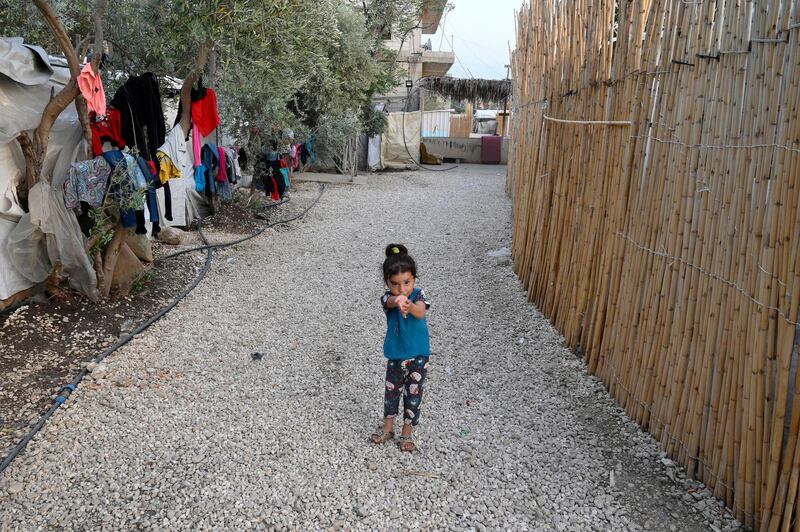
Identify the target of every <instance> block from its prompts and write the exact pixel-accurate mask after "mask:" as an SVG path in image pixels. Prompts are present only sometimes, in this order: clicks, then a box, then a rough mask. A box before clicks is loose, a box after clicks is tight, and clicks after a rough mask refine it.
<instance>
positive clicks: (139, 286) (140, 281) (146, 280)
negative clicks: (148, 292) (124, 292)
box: [131, 270, 156, 294]
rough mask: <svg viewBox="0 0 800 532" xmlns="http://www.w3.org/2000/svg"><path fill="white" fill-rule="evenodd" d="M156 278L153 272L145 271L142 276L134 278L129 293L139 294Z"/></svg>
mask: <svg viewBox="0 0 800 532" xmlns="http://www.w3.org/2000/svg"><path fill="white" fill-rule="evenodd" d="M155 278H156V274H155V272H153V270H147V271H145V272H144V273H143V274H142V275H140V276H139V277H137V278H136V280H135V281H134V282H133V285H132V286H131V293H132V294H140V293H141V292H142V291H144V289H145V288H146V287H147V285H148V284H150V283H151V282H152V281H153V279H155Z"/></svg>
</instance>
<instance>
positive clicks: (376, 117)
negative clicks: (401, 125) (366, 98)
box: [361, 105, 389, 137]
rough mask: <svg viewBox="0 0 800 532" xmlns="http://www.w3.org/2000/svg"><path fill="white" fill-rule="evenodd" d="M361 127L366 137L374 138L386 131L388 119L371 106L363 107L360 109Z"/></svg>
mask: <svg viewBox="0 0 800 532" xmlns="http://www.w3.org/2000/svg"><path fill="white" fill-rule="evenodd" d="M361 125H362V131H363V132H364V133H365V134H366V135H367V136H368V137H374V136H375V135H380V134H381V133H383V132H384V131H385V130H386V126H388V125H389V119H388V118H387V117H386V113H384V112H383V111H378V110H376V109H375V108H374V107H373V106H371V105H365V106H364V107H362V108H361Z"/></svg>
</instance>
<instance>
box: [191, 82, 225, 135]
mask: <svg viewBox="0 0 800 532" xmlns="http://www.w3.org/2000/svg"><path fill="white" fill-rule="evenodd" d="M192 122H193V123H195V124H196V125H197V127H198V128H199V129H200V133H201V134H202V135H203V136H204V137H207V136H208V135H209V134H211V132H212V131H214V130H215V129H217V126H219V112H218V110H217V93H216V92H214V89H206V95H205V96H204V97H203V98H201V99H199V100H197V101H196V102H192Z"/></svg>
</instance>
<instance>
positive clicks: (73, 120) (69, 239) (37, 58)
mask: <svg viewBox="0 0 800 532" xmlns="http://www.w3.org/2000/svg"><path fill="white" fill-rule="evenodd" d="M26 55H27V61H26V60H25V56H26ZM46 57H47V55H46V54H44V52H43V51H42V50H41V49H36V48H31V47H29V46H26V45H23V44H22V43H21V40H20V39H7V38H3V39H0V299H6V298H8V297H10V296H11V295H13V294H15V293H17V292H19V291H21V290H24V289H26V288H29V287H31V286H33V285H34V284H35V282H33V281H32V280H31V277H33V278H38V277H40V274H39V275H37V272H35V271H24V272H21V271H19V270H18V269H17V268H16V267H15V266H14V264H13V263H12V261H11V260H10V253H9V249H8V241H9V235H10V234H12V233H14V231H22V229H24V228H25V226H23V227H22V228H19V229H17V225H18V222H19V220H20V218H21V217H22V215H23V214H24V213H23V211H22V210H21V209H20V207H19V204H18V201H17V198H16V192H15V190H16V184H17V182H18V180H19V179H20V177H21V176H22V175H23V172H24V168H25V159H24V157H23V155H22V150H21V149H20V147H19V143H18V142H17V141H16V137H17V136H18V135H19V134H20V133H21V132H22V131H28V132H32V130H33V129H34V128H36V126H37V125H38V124H39V120H40V118H41V116H42V111H43V110H44V108H45V106H46V105H47V102H48V101H49V100H50V94H51V91H52V90H55V91H59V90H60V89H61V88H62V87H63V85H64V84H65V83H66V82H67V81H68V80H69V71H68V69H67V68H66V67H64V66H58V65H57V64H55V62H54V61H52V60H48V61H49V64H48V63H47V62H46V61H45V58H46ZM48 72H52V75H48ZM45 76H46V77H45ZM39 79H45V81H44V82H40V83H39V84H36V85H30V84H29V83H32V82H35V81H36V80H39ZM15 80H22V82H24V83H28V84H23V83H21V82H20V81H15ZM82 139H83V133H82V129H81V125H80V122H79V121H78V114H77V112H76V110H75V106H74V105H70V106H69V107H67V109H66V110H64V112H63V113H61V115H60V116H59V117H58V120H56V123H55V124H54V125H53V129H52V130H51V132H50V141H49V145H48V149H47V155H46V158H45V162H44V167H43V169H42V171H43V175H44V176H48V177H51V178H52V186H53V190H52V191H51V190H47V191H46V192H47V193H46V194H42V195H40V196H38V198H39V199H41V200H42V201H41V202H38V205H39V207H41V209H44V210H41V211H40V212H39V213H38V214H37V213H32V215H33V216H34V217H35V218H36V219H37V220H38V222H39V223H38V224H37V225H39V226H40V227H44V228H48V229H52V228H53V227H54V226H53V225H52V223H51V220H49V219H48V218H47V216H62V215H65V213H63V212H61V211H60V209H56V208H52V207H47V205H46V203H48V202H50V201H51V200H52V198H53V197H54V196H58V195H59V193H60V191H61V186H62V184H63V181H64V177H65V176H66V173H67V169H68V168H69V166H70V164H72V163H73V162H74V161H75V160H77V159H78V158H79V156H80V158H85V157H84V154H85V153H86V149H85V143H84V142H83V140H82ZM62 207H63V203H62ZM31 208H32V210H33V205H31ZM48 213H49V214H48ZM66 214H67V215H68V218H69V219H70V220H72V221H74V219H75V217H74V215H73V214H72V213H71V212H69V211H67V213H66ZM43 217H44V218H43ZM62 222H63V220H62ZM60 225H61V226H62V227H63V231H61V230H59V231H56V232H55V233H50V235H51V236H50V237H49V238H48V239H47V245H39V244H37V245H35V246H28V251H27V252H28V253H31V249H33V250H35V251H34V252H38V253H40V254H41V255H40V256H39V257H36V258H34V257H30V256H29V257H28V258H29V259H30V260H31V261H32V262H31V264H39V265H41V264H43V263H45V262H48V261H49V263H50V264H52V262H53V261H54V260H61V261H62V264H63V266H64V271H65V272H72V273H73V274H74V276H75V277H74V278H71V279H70V282H71V284H72V286H73V287H74V288H76V289H78V290H80V291H81V292H83V293H85V294H87V295H89V296H92V295H94V294H95V290H96V288H95V286H94V284H93V283H94V278H93V276H94V274H93V270H92V269H91V264H88V266H87V261H84V260H83V258H85V253H83V258H79V257H80V255H81V253H78V251H80V250H78V249H72V248H74V247H75V244H76V243H77V242H78V241H79V240H81V241H82V239H83V236H82V234H81V233H80V230H79V229H78V226H77V223H72V222H69V223H66V222H64V223H61V224H60ZM44 232H45V233H47V232H48V231H44ZM51 239H55V240H53V241H52V242H51ZM19 242H20V240H19V234H17V238H16V239H15V245H17V246H18V245H19ZM42 242H43V241H42ZM64 246H70V248H69V249H67V248H65V247H64ZM81 247H82V246H81ZM15 250H17V248H15ZM48 250H49V251H50V252H51V253H49V254H48ZM65 261H66V262H68V263H66V262H65ZM87 267H88V268H89V270H88V271H87ZM90 273H91V275H89V274H90ZM90 278H91V280H89V279H90Z"/></svg>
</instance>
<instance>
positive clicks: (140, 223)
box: [136, 157, 172, 236]
mask: <svg viewBox="0 0 800 532" xmlns="http://www.w3.org/2000/svg"><path fill="white" fill-rule="evenodd" d="M136 163H137V164H138V165H139V169H140V170H141V171H142V175H144V180H145V181H146V182H147V193H146V201H147V212H148V213H150V218H149V219H150V222H151V223H152V224H153V229H152V232H151V233H152V235H153V236H156V235H157V234H158V233H159V232H161V227H160V226H159V219H158V198H157V196H156V189H155V184H156V183H157V182H158V180H157V179H156V174H155V171H154V168H153V166H154V165H152V164H151V162H150V161H145V160H144V158H142V157H136ZM167 205H169V203H167ZM140 212H141V214H140ZM165 217H166V216H165ZM171 218H172V215H171V213H170V216H169V218H168V219H171ZM136 233H137V234H140V235H143V234H145V233H147V228H146V227H145V225H144V211H136Z"/></svg>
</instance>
